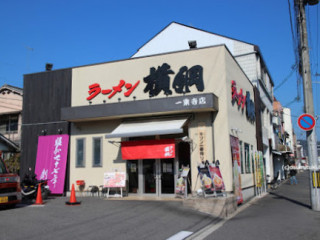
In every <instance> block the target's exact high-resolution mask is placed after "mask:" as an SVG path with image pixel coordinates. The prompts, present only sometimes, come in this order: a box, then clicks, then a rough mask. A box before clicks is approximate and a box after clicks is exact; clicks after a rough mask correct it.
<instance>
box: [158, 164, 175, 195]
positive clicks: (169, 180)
mask: <svg viewBox="0 0 320 240" xmlns="http://www.w3.org/2000/svg"><path fill="white" fill-rule="evenodd" d="M159 163H160V166H159V167H160V177H159V185H160V186H161V187H159V189H161V194H174V179H175V178H174V173H175V171H174V159H160V161H159Z"/></svg>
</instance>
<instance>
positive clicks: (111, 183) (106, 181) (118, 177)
mask: <svg viewBox="0 0 320 240" xmlns="http://www.w3.org/2000/svg"><path fill="white" fill-rule="evenodd" d="M125 186H126V173H125V172H106V173H104V177H103V187H106V188H120V187H125Z"/></svg>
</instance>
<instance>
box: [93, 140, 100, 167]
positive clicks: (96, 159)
mask: <svg viewBox="0 0 320 240" xmlns="http://www.w3.org/2000/svg"><path fill="white" fill-rule="evenodd" d="M92 142H93V146H92V151H93V162H92V166H93V167H102V162H101V158H102V157H101V153H102V151H101V149H102V146H101V143H102V141H101V138H93V141H92Z"/></svg>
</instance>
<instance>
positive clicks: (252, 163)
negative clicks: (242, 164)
mask: <svg viewBox="0 0 320 240" xmlns="http://www.w3.org/2000/svg"><path fill="white" fill-rule="evenodd" d="M251 167H252V171H251V172H252V173H254V172H255V169H254V154H253V146H252V145H251Z"/></svg>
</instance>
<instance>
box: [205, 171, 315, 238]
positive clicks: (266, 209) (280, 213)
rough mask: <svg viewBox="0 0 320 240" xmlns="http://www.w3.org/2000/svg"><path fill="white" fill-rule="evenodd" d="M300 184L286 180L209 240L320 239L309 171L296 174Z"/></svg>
mask: <svg viewBox="0 0 320 240" xmlns="http://www.w3.org/2000/svg"><path fill="white" fill-rule="evenodd" d="M297 179H298V185H290V182H289V181H286V182H284V183H283V184H282V185H280V187H279V188H278V189H277V190H275V191H271V192H270V193H269V194H267V195H266V196H265V197H263V198H261V199H258V200H255V201H253V203H250V204H249V205H250V206H249V207H247V208H245V210H243V211H242V212H240V213H239V214H237V215H236V216H235V217H233V218H232V219H230V220H228V221H226V222H225V223H224V224H223V225H222V226H221V227H220V228H218V229H217V230H216V231H214V232H213V233H211V234H210V235H209V236H207V237H206V238H205V239H207V240H211V239H213V240H229V239H236V240H242V239H243V240H251V239H252V240H253V239H259V240H265V239H270V240H278V239H282V240H283V239H288V240H296V239H297V240H298V239H299V240H301V239H307V240H313V239H314V240H319V239H320V212H316V211H313V210H311V205H310V195H309V182H308V181H309V178H308V172H307V171H305V172H303V173H300V174H298V175H297Z"/></svg>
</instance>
